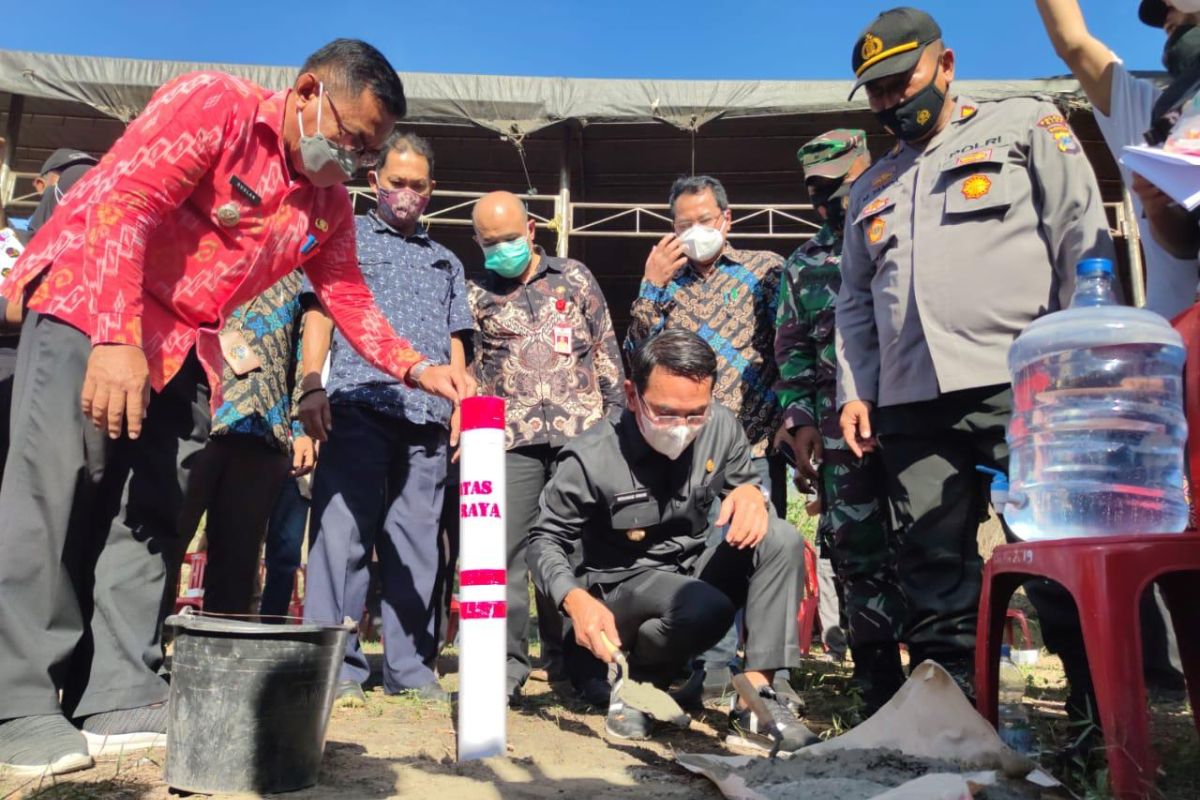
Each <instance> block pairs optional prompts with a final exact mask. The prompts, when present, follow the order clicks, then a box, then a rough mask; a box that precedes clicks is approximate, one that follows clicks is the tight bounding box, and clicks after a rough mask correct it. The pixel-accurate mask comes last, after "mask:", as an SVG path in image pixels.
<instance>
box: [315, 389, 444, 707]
mask: <svg viewBox="0 0 1200 800" xmlns="http://www.w3.org/2000/svg"><path fill="white" fill-rule="evenodd" d="M449 438H450V434H449V431H447V430H446V428H444V427H443V426H441V425H437V424H432V423H431V424H427V425H415V424H413V423H411V422H408V421H406V420H401V419H397V418H395V417H391V416H389V415H386V414H381V413H379V412H377V411H373V410H371V409H368V408H365V407H363V406H358V405H350V404H339V403H334V404H333V434H331V435H330V437H329V441H328V442H327V443H326V444H325V446H324V447H322V448H321V455H320V461H319V463H318V464H317V471H316V475H315V476H314V479H313V502H312V523H311V527H310V530H309V537H310V539H309V549H308V571H307V573H306V574H307V578H308V581H307V585H306V590H305V599H304V619H305V620H306V621H314V622H339V621H341V619H342V618H343V617H350V619H352V620H358V619H359V618H361V617H362V614H363V609H364V608H365V607H366V603H367V590H368V587H369V585H370V573H369V572H368V565H369V564H370V562H371V553H372V552H374V553H376V554H377V555H378V557H379V578H380V585H381V587H382V604H381V605H382V609H381V610H382V616H383V688H384V690H385V691H386V692H388V693H391V694H395V693H398V692H402V691H404V690H406V689H416V688H419V687H421V686H425V685H426V684H429V683H432V682H434V681H436V680H437V676H436V675H435V674H434V672H433V667H434V666H435V662H436V660H437V652H438V622H439V619H440V594H439V593H438V592H436V591H435V589H436V588H437V582H438V577H439V566H440V546H439V537H440V534H441V517H442V497H443V493H444V491H445V488H446V470H447V466H448V462H449V456H448V454H447V452H446V448H447V443H448V441H449ZM370 675H371V671H370V668H369V666H368V663H367V657H366V654H365V653H363V651H362V646H361V644H360V643H359V640H358V634H357V633H351V634H350V636H349V637H347V639H346V655H345V660H344V662H343V664H342V671H341V680H352V681H356V682H358V683H365V682H366V681H367V679H368V678H369V677H370Z"/></svg>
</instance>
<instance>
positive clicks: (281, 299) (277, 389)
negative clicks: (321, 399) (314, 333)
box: [212, 272, 304, 453]
mask: <svg viewBox="0 0 1200 800" xmlns="http://www.w3.org/2000/svg"><path fill="white" fill-rule="evenodd" d="M300 284H301V278H300V273H298V272H290V273H288V274H287V275H285V276H284V277H283V279H282V280H280V281H279V282H278V283H276V284H275V285H274V286H271V287H270V288H268V289H267V290H266V291H265V292H263V293H262V294H261V295H259V296H258V297H256V298H254V299H253V300H251V301H250V302H249V303H247V304H246V305H244V306H242V307H241V308H239V309H237V310H236V311H234V312H233V314H231V315H230V316H229V319H228V321H227V322H226V323H225V330H226V331H229V332H232V331H237V332H240V333H241V335H242V338H243V339H244V340H245V342H246V344H247V345H248V346H249V347H250V349H251V350H252V351H253V352H254V355H256V356H257V357H258V361H259V363H260V365H261V366H259V367H258V368H257V369H253V370H251V371H250V372H247V373H246V374H245V375H242V376H240V377H239V376H238V375H237V374H236V373H235V372H234V371H233V370H232V369H231V368H230V366H229V364H228V363H223V364H222V368H221V384H222V386H223V388H224V392H223V395H224V396H223V398H222V400H221V404H220V405H219V406H217V408H216V411H214V412H213V426H212V435H213V436H222V435H226V434H242V435H247V436H254V437H256V438H259V439H262V440H263V441H264V442H266V443H267V444H268V445H270V446H271V447H274V448H276V449H277V450H280V451H281V452H284V453H290V452H291V451H292V439H293V438H294V437H296V436H303V435H304V429H303V428H302V427H300V423H299V422H298V421H294V420H292V419H291V408H292V404H293V402H294V401H295V400H296V399H298V398H297V397H294V395H296V394H297V391H296V389H297V386H298V384H299V380H298V376H297V370H298V369H299V365H300V327H301V326H300Z"/></svg>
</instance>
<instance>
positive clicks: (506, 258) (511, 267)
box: [483, 237, 533, 278]
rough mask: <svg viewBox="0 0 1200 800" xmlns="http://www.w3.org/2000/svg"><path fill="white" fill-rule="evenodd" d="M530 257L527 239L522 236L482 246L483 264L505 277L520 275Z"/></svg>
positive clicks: (531, 253) (531, 254) (527, 264)
mask: <svg viewBox="0 0 1200 800" xmlns="http://www.w3.org/2000/svg"><path fill="white" fill-rule="evenodd" d="M532 257H533V251H532V250H530V249H529V240H528V239H525V238H524V237H522V238H520V239H513V240H512V241H510V242H499V243H497V244H493V245H489V246H487V247H485V248H483V266H484V267H485V268H487V269H490V270H491V271H492V272H494V273H496V274H497V275H500V276H502V277H505V278H516V277H518V276H520V274H521V273H522V272H524V271H525V268H526V267H528V266H529V259H530V258H532Z"/></svg>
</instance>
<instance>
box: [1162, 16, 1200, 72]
mask: <svg viewBox="0 0 1200 800" xmlns="http://www.w3.org/2000/svg"><path fill="white" fill-rule="evenodd" d="M1162 61H1163V66H1164V67H1165V68H1166V70H1167V72H1169V73H1170V75H1171V77H1172V78H1178V77H1179V76H1180V75H1182V74H1183V73H1185V72H1187V71H1188V70H1190V69H1191V68H1192V67H1194V66H1196V65H1197V64H1200V28H1197V27H1196V26H1195V25H1185V26H1184V27H1181V28H1176V29H1175V32H1174V33H1172V34H1171V36H1170V37H1169V38H1168V39H1167V43H1166V44H1165V45H1163V58H1162Z"/></svg>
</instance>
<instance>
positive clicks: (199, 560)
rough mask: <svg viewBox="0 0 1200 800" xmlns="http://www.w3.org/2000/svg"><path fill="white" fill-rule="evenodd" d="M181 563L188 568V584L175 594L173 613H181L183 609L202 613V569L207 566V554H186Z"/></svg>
mask: <svg viewBox="0 0 1200 800" xmlns="http://www.w3.org/2000/svg"><path fill="white" fill-rule="evenodd" d="M183 563H184V564H185V565H186V566H187V567H188V582H187V586H186V588H183V589H182V590H177V591H176V592H175V613H176V614H179V613H182V612H183V610H184V609H185V608H190V609H192V611H203V610H204V568H205V566H206V565H207V564H208V554H207V553H188V554H187V555H185V556H184V557H183ZM180 571H181V572H182V570H180Z"/></svg>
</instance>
